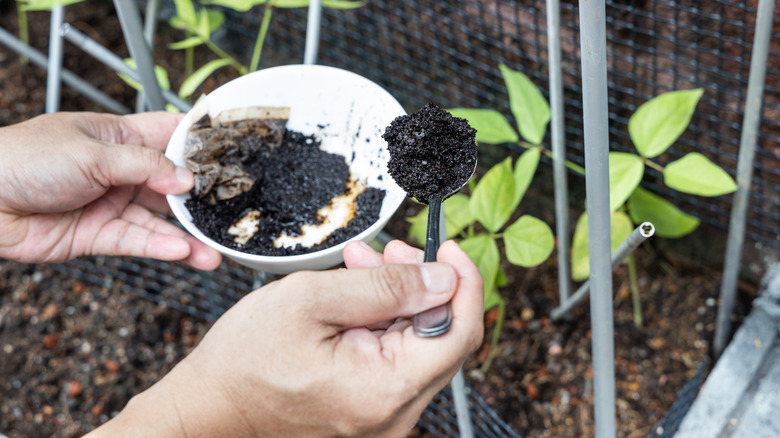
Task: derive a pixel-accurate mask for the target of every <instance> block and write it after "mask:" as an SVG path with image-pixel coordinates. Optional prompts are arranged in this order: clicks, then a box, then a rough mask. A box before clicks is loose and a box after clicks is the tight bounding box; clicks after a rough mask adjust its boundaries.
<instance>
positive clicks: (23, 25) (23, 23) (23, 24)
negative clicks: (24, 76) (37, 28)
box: [16, 1, 30, 64]
mask: <svg viewBox="0 0 780 438" xmlns="http://www.w3.org/2000/svg"><path fill="white" fill-rule="evenodd" d="M16 13H17V15H18V16H19V39H20V40H22V42H23V43H25V44H27V45H30V32H29V26H28V25H27V11H25V10H24V9H22V5H21V4H20V3H19V2H18V1H17V2H16ZM19 60H20V61H21V62H22V64H27V63H28V62H29V61H30V60H29V59H27V57H26V56H24V55H22V56H21V57H20V58H19Z"/></svg>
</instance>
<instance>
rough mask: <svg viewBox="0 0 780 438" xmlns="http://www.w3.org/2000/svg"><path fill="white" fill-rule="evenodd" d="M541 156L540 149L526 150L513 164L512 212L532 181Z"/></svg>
mask: <svg viewBox="0 0 780 438" xmlns="http://www.w3.org/2000/svg"><path fill="white" fill-rule="evenodd" d="M541 156H542V151H541V150H540V149H537V148H534V149H528V150H527V151H525V152H523V154H522V155H520V157H519V158H518V159H517V163H515V171H514V175H515V197H514V199H512V210H513V211H514V210H515V209H516V208H517V206H518V205H520V201H521V200H522V199H523V195H525V191H526V190H528V187H529V186H530V185H531V180H533V179H534V174H535V173H536V167H537V166H538V165H539V158H540V157H541Z"/></svg>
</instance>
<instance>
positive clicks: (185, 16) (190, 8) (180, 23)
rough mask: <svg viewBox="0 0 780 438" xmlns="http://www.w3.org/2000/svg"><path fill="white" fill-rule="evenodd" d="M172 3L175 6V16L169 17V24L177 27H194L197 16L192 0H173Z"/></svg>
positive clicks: (196, 22)
mask: <svg viewBox="0 0 780 438" xmlns="http://www.w3.org/2000/svg"><path fill="white" fill-rule="evenodd" d="M173 3H174V5H175V6H176V16H175V17H173V18H172V19H171V26H174V27H176V28H177V29H195V27H196V26H197V25H198V17H197V15H196V14H195V5H193V3H192V0H173ZM174 19H175V20H174Z"/></svg>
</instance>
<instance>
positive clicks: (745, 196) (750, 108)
mask: <svg viewBox="0 0 780 438" xmlns="http://www.w3.org/2000/svg"><path fill="white" fill-rule="evenodd" d="M774 10H775V1H774V0H759V2H758V11H757V12H756V33H755V36H754V37H753V53H752V55H751V56H750V78H749V79H748V89H747V98H746V101H745V116H744V119H743V120H742V135H741V138H740V142H739V158H738V161H737V192H736V193H735V194H734V205H733V206H732V208H731V222H730V225H729V236H728V240H727V241H726V258H725V261H724V262H723V280H722V282H721V288H720V306H719V307H718V317H717V325H716V327H715V339H714V341H713V344H714V345H713V348H714V353H715V357H718V356H720V354H721V353H722V352H723V349H724V348H726V344H727V343H728V337H729V332H730V331H731V311H732V310H733V309H734V298H735V296H736V294H737V279H738V277H739V268H740V261H741V259H742V248H743V244H744V241H745V221H746V215H747V208H748V200H749V198H750V182H751V180H752V178H753V160H754V157H755V151H756V138H757V137H758V126H759V122H760V120H761V100H762V99H763V96H764V81H765V79H766V62H767V57H768V54H769V39H770V37H771V34H772V21H773V15H774Z"/></svg>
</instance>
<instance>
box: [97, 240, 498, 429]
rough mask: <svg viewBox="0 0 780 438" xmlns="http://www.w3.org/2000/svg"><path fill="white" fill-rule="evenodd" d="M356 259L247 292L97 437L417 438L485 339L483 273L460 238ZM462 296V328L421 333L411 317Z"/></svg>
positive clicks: (357, 252)
mask: <svg viewBox="0 0 780 438" xmlns="http://www.w3.org/2000/svg"><path fill="white" fill-rule="evenodd" d="M344 259H345V262H346V264H347V266H349V267H350V269H341V270H334V271H324V272H299V273H295V274H291V275H289V276H287V277H285V278H283V279H281V280H279V281H276V282H273V283H271V284H268V285H266V286H265V287H263V288H261V289H259V290H257V291H255V292H253V293H251V294H249V295H247V296H246V297H245V298H244V299H242V300H241V301H240V302H239V303H238V304H236V305H235V306H234V307H233V308H231V309H230V310H229V311H228V312H227V313H226V314H225V315H223V316H222V317H221V318H220V319H219V320H218V321H217V322H216V323H215V325H214V326H213V327H212V329H211V330H210V331H209V333H207V335H206V337H205V338H204V339H203V341H202V342H201V344H200V345H199V346H198V347H197V348H196V349H195V350H194V351H193V352H192V353H191V354H190V355H189V356H188V357H187V358H185V359H184V360H183V361H182V362H181V363H180V364H179V365H177V367H176V368H175V369H174V370H173V371H172V372H171V373H169V374H168V375H167V376H166V377H165V378H164V379H163V380H161V381H160V382H158V383H157V384H156V385H154V386H153V387H152V388H151V389H149V390H147V391H146V392H144V393H142V394H141V395H139V396H136V397H135V398H133V399H132V400H131V401H130V403H129V404H128V405H127V407H126V408H125V409H124V410H123V411H122V412H121V413H120V414H119V416H117V417H115V418H114V419H112V420H111V421H110V422H109V423H107V424H105V425H104V426H102V427H101V428H99V429H98V430H97V431H96V432H95V435H96V436H117V435H120V434H121V435H123V436H129V435H137V436H163V435H165V436H188V437H195V436H215V435H219V436H231V437H241V436H259V437H280V436H285V437H303V436H311V437H335V436H339V437H354V436H360V437H369V436H382V437H385V436H387V437H393V436H404V435H406V434H407V433H408V431H409V430H410V429H411V428H412V427H413V426H414V424H415V423H416V421H417V420H418V418H419V416H420V414H421V413H422V411H423V410H424V409H425V407H426V406H427V405H428V403H429V402H430V400H431V399H432V398H433V396H434V395H435V394H436V393H437V392H438V391H439V390H441V388H442V387H443V386H444V385H446V384H447V383H448V382H449V381H450V380H451V379H452V377H453V376H454V375H455V373H456V372H457V371H458V369H460V367H461V365H462V364H463V361H464V360H465V358H466V357H467V355H468V354H470V353H471V352H473V351H474V350H475V349H476V348H477V347H478V346H479V345H480V343H481V340H482V333H483V326H482V307H483V295H482V278H481V277H480V274H479V271H478V270H477V268H476V266H474V264H473V263H472V262H471V260H470V259H469V258H468V256H467V255H466V254H465V253H464V252H463V251H462V250H461V249H460V248H459V247H458V245H457V244H455V243H454V242H452V241H449V242H445V243H444V244H443V245H441V247H440V249H439V251H438V260H439V261H438V262H435V263H425V264H422V263H420V262H421V260H422V252H421V251H420V250H417V249H415V248H411V247H409V246H407V245H405V244H403V243H401V242H397V241H395V242H391V243H390V244H388V245H387V248H386V249H385V253H384V255H383V254H379V253H376V252H374V251H373V250H371V249H370V248H369V247H368V246H367V245H365V244H361V243H350V244H349V245H348V246H347V247H346V249H345V250H344ZM450 300H451V302H452V311H453V323H452V328H451V329H450V331H449V332H447V333H446V334H445V335H442V336H440V337H436V338H420V337H417V335H415V334H414V330H413V327H412V324H411V320H410V317H411V316H412V315H414V314H416V313H419V312H422V311H425V310H428V309H431V308H434V307H436V306H439V305H441V304H444V303H445V302H447V301H450Z"/></svg>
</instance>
